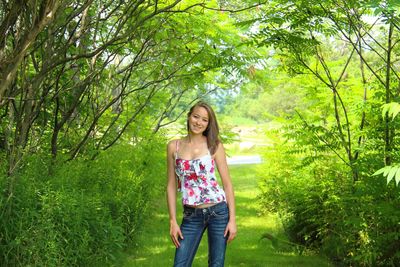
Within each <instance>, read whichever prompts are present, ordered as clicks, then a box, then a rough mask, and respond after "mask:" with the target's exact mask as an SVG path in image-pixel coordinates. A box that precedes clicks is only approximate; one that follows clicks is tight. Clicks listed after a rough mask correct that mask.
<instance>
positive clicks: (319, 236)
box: [259, 144, 400, 266]
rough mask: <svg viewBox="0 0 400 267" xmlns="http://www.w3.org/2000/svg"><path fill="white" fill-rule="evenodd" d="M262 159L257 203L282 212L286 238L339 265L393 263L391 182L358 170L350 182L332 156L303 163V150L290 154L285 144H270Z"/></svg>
mask: <svg viewBox="0 0 400 267" xmlns="http://www.w3.org/2000/svg"><path fill="white" fill-rule="evenodd" d="M265 162H266V163H265V165H264V166H263V167H261V169H260V174H259V175H260V176H261V177H262V179H261V182H260V188H261V191H262V194H261V202H262V204H263V207H264V208H265V209H266V210H268V211H272V212H278V213H279V214H280V215H281V217H282V219H283V225H284V228H285V230H286V233H287V234H288V236H289V238H290V239H291V241H293V242H295V243H298V244H301V245H303V246H306V247H308V248H311V249H314V250H317V251H320V252H323V253H324V254H325V255H327V256H329V257H330V258H331V259H332V260H333V261H334V262H336V263H338V265H339V266H397V265H396V264H398V263H399V262H400V251H399V249H398V248H399V247H400V224H399V218H400V209H399V207H400V189H399V188H398V187H396V186H395V185H394V184H393V183H391V184H389V185H386V181H385V179H384V178H383V177H381V176H379V177H378V176H373V177H370V176H368V175H365V174H363V175H362V176H360V180H359V181H358V182H356V183H355V184H354V185H353V184H352V182H351V181H352V177H351V173H349V170H348V169H347V168H346V166H344V165H343V164H342V163H341V162H340V161H337V160H335V157H333V156H329V154H325V156H322V157H318V158H317V157H316V158H315V160H314V161H312V162H308V163H307V164H306V165H304V164H303V163H304V154H301V153H290V150H288V147H287V146H286V144H276V146H275V147H274V148H271V149H270V150H269V151H268V152H267V153H266V154H265ZM363 167H364V168H366V166H363ZM370 169H371V171H370V173H373V172H372V170H373V169H374V167H373V166H372V167H370Z"/></svg>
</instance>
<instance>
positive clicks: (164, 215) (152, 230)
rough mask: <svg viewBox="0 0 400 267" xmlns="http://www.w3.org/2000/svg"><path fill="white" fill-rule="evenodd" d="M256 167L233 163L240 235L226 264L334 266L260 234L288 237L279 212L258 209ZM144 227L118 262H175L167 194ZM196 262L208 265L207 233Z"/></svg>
mask: <svg viewBox="0 0 400 267" xmlns="http://www.w3.org/2000/svg"><path fill="white" fill-rule="evenodd" d="M256 168H257V166H256V165H242V166H231V167H230V171H231V176H232V180H233V183H234V186H235V194H236V210H237V225H238V235H237V238H236V239H235V240H234V241H233V242H232V243H231V244H229V245H228V248H227V253H226V264H225V266H232V267H233V266H270V267H274V266H277V267H290V266H296V267H313V266H318V267H324V266H333V265H331V264H329V262H328V261H327V260H326V259H324V258H323V257H321V256H318V255H313V253H311V252H307V253H303V255H301V256H300V255H298V254H297V253H295V252H294V250H293V249H292V248H287V247H286V248H284V247H282V248H279V247H278V248H279V249H278V250H276V249H275V248H274V247H273V246H272V244H271V241H270V240H268V239H262V238H261V236H262V235H263V234H264V233H269V234H272V235H273V236H275V237H278V238H279V239H285V236H284V234H283V231H282V227H281V224H280V223H279V219H278V218H277V216H276V215H274V214H260V212H259V210H260V208H259V206H258V204H257V194H258V191H257V177H256ZM178 207H180V205H179V203H178ZM178 214H181V208H179V209H178ZM179 220H180V218H179ZM143 228H144V230H143V233H142V235H141V237H140V239H139V240H138V243H137V246H136V247H135V248H132V249H131V250H129V251H127V253H126V255H122V256H121V260H120V262H118V263H117V264H116V266H126V267H128V266H160V267H161V266H162V267H164V266H172V264H173V257H174V252H175V249H174V246H173V245H172V243H171V241H170V239H169V224H168V211H167V205H166V201H165V196H164V195H162V196H160V199H159V200H158V201H157V203H155V204H154V213H153V215H152V217H151V218H148V220H147V222H146V224H145V225H144V227H143ZM193 266H195V267H204V266H207V237H206V235H205V236H204V237H203V240H202V243H201V244H200V247H199V250H198V252H197V254H196V258H195V260H194V263H193Z"/></svg>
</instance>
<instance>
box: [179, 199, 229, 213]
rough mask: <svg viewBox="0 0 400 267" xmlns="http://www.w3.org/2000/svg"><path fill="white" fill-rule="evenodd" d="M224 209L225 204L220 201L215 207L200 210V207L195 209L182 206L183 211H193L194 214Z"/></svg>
mask: <svg viewBox="0 0 400 267" xmlns="http://www.w3.org/2000/svg"><path fill="white" fill-rule="evenodd" d="M224 207H226V202H225V201H222V202H219V203H217V204H215V205H212V206H209V207H206V208H202V207H199V208H195V207H189V206H183V209H184V210H187V211H194V212H196V211H202V212H206V211H208V212H212V211H217V210H219V209H221V208H224Z"/></svg>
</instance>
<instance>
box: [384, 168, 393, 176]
mask: <svg viewBox="0 0 400 267" xmlns="http://www.w3.org/2000/svg"><path fill="white" fill-rule="evenodd" d="M391 169H392V166H386V167H385V171H384V172H383V176H387V175H388V174H389V172H390V170H391Z"/></svg>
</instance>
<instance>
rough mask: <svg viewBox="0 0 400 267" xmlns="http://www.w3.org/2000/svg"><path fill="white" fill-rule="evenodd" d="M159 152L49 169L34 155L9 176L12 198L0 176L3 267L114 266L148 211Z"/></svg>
mask: <svg viewBox="0 0 400 267" xmlns="http://www.w3.org/2000/svg"><path fill="white" fill-rule="evenodd" d="M160 147H162V146H160V145H157V144H154V143H151V142H148V143H143V144H141V145H136V146H130V145H124V146H116V147H114V148H112V149H111V150H110V151H107V153H103V154H101V155H100V156H99V157H98V158H97V159H96V160H94V161H92V160H75V161H71V162H59V163H53V164H51V163H50V159H48V158H47V157H46V156H43V155H33V156H32V157H30V158H29V159H28V160H27V161H26V162H25V165H24V168H22V169H21V170H20V171H19V172H18V173H17V174H16V175H15V177H12V178H13V179H16V183H15V187H14V189H13V192H12V194H5V191H4V188H6V186H7V183H8V182H9V181H10V179H11V178H10V177H6V176H5V175H0V187H1V188H2V189H3V190H2V192H3V194H1V196H0V233H1V235H0V266H107V265H110V264H112V263H113V262H114V261H115V255H116V254H117V253H118V251H120V250H122V248H124V247H127V246H131V245H132V244H134V243H135V242H136V237H137V233H138V231H139V229H140V228H141V226H142V225H143V219H144V218H145V217H146V214H147V213H148V209H147V203H148V202H149V199H150V198H151V197H152V195H153V193H154V192H156V191H157V190H155V187H154V181H153V180H155V179H158V177H159V173H158V170H159V169H160V168H162V167H161V166H160V165H163V164H161V162H162V160H160V158H159V155H162V152H161V151H160V150H159V149H157V148H160ZM50 166H51V168H50Z"/></svg>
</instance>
